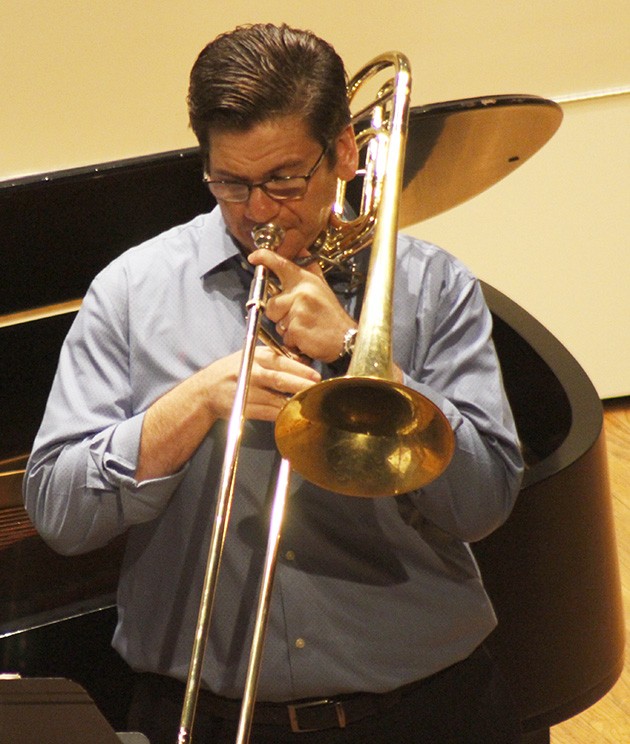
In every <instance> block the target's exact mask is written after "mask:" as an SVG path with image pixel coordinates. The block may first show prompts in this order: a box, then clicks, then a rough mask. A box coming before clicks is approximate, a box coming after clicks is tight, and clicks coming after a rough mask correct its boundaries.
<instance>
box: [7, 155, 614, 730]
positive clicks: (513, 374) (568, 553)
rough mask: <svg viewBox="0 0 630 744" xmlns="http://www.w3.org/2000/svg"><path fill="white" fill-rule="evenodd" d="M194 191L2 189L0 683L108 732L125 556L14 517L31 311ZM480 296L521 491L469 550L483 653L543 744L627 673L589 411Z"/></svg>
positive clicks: (184, 208) (144, 185)
mask: <svg viewBox="0 0 630 744" xmlns="http://www.w3.org/2000/svg"><path fill="white" fill-rule="evenodd" d="M200 174H201V166H200V163H199V158H198V154H197V152H196V150H185V151H179V152H172V153H166V154H162V155H158V156H151V157H146V158H138V159H133V160H129V161H121V162H117V163H109V164H103V165H99V166H94V167H87V168H81V169H75V170H72V171H65V172H59V173H54V174H47V175H43V176H41V175H40V176H35V177H29V178H22V179H15V180H13V181H6V182H3V183H0V235H1V236H2V243H3V245H2V259H1V260H2V271H1V272H0V277H1V282H2V284H1V286H2V291H1V292H0V321H2V322H1V323H0V358H1V359H2V364H1V371H0V386H1V387H0V389H2V391H3V395H2V408H1V409H0V417H1V421H2V438H1V442H0V447H1V449H0V672H19V673H21V674H23V675H25V676H50V675H54V676H64V677H69V678H71V679H74V680H76V681H78V682H80V683H81V684H82V685H84V686H85V688H86V689H87V690H88V692H89V693H90V694H91V695H92V696H93V698H94V699H95V700H96V702H97V704H98V706H99V707H100V708H101V710H103V712H104V713H105V714H106V715H107V717H108V718H109V719H110V721H112V725H113V726H114V727H115V728H118V729H122V728H124V701H125V700H126V699H127V695H128V675H127V672H126V669H125V668H124V665H123V664H122V663H121V662H120V660H119V659H118V657H116V655H115V654H114V652H113V651H112V650H111V648H110V647H109V640H110V638H111V634H112V632H113V628H114V624H115V610H114V609H113V607H112V603H113V598H114V591H115V586H116V578H117V572H118V566H119V560H120V556H121V551H122V549H123V547H124V539H123V540H119V541H116V542H115V543H113V544H112V545H110V546H108V547H106V548H104V549H102V550H99V551H95V552H94V553H91V554H88V555H85V556H77V557H72V558H68V557H62V556H59V555H56V554H55V553H53V552H52V551H51V550H50V549H49V548H48V547H47V546H46V545H45V544H44V543H43V542H42V540H41V539H40V538H39V537H38V536H37V535H36V534H35V531H34V530H33V528H32V525H31V524H30V522H29V520H28V518H27V516H26V514H25V512H24V510H23V508H22V506H21V498H20V483H21V474H20V471H21V469H23V467H24V464H25V460H26V457H27V455H28V452H29V449H30V446H31V443H32V440H33V437H34V435H35V432H36V430H37V427H38V425H39V421H40V418H41V415H42V412H43V408H44V405H45V401H46V396H47V393H48V390H49V387H50V383H51V381H52V376H53V373H54V370H55V367H56V361H57V356H58V352H59V348H60V345H61V342H62V340H63V337H64V336H65V334H66V332H67V329H68V327H69V324H70V323H71V321H72V318H73V317H74V313H73V312H70V313H65V314H60V315H52V316H50V317H44V316H46V313H38V312H34V313H31V312H27V311H31V310H33V309H37V308H45V307H50V306H51V305H54V304H55V303H60V302H67V301H72V300H77V301H78V300H79V299H80V297H81V296H82V295H83V293H84V292H85V290H86V288H87V286H88V283H89V281H90V280H91V279H92V277H93V276H94V275H95V274H96V273H97V271H98V270H99V269H100V268H102V267H103V266H105V265H106V264H107V263H108V262H109V261H110V260H111V259H112V258H113V257H115V256H116V255H118V254H119V253H120V252H121V251H123V250H124V249H126V248H127V247H130V246H131V245H134V244H136V243H138V242H140V241H142V240H144V239H145V238H148V237H150V236H152V235H155V234H157V233H158V232H160V231H161V230H163V229H166V228H168V227H170V226H172V225H174V224H177V223H180V222H183V221H185V220H187V219H189V218H191V217H192V216H194V215H195V214H197V213H199V212H203V211H208V210H209V209H210V208H211V207H212V203H211V201H210V197H209V195H208V193H207V191H206V190H205V188H204V187H203V185H202V184H201V179H200ZM484 291H485V293H486V297H487V300H488V303H489V305H490V308H491V310H492V312H493V315H494V320H495V327H494V338H495V342H496V344H497V349H498V352H499V356H500V359H501V363H502V367H503V371H504V377H505V382H506V388H507V391H508V395H509V398H510V401H511V403H512V406H513V409H514V413H515V417H516V420H517V425H518V429H519V433H520V435H521V438H522V441H523V446H524V450H525V454H526V459H527V473H526V477H525V482H524V484H523V488H522V493H521V495H520V498H519V500H518V503H517V506H516V508H515V510H514V513H513V514H512V516H511V517H510V519H509V520H508V522H507V523H506V524H505V525H504V526H503V527H502V528H500V529H499V530H498V531H497V532H496V533H494V534H493V535H491V536H490V537H489V538H487V539H486V540H484V541H482V542H480V543H477V544H476V545H474V546H473V548H474V551H475V554H476V556H477V559H478V561H479V564H480V566H481V569H482V572H483V575H484V579H485V581H486V584H487V586H488V589H489V592H490V594H491V595H492V598H493V600H494V602H495V606H496V609H497V614H498V616H499V628H498V630H497V631H496V632H495V633H494V634H493V637H492V643H493V644H494V647H495V649H496V651H497V653H498V655H499V656H500V658H501V660H502V662H503V663H504V666H505V668H506V670H507V673H508V676H509V678H510V681H511V682H512V685H513V687H514V691H515V694H516V698H517V701H518V703H519V706H520V708H521V712H522V717H523V720H524V723H525V727H526V729H527V730H528V731H531V732H533V734H532V735H533V736H538V733H537V732H540V735H541V738H536V739H535V740H536V741H547V740H548V739H547V738H546V737H547V731H548V728H549V726H551V725H554V724H555V723H558V722H559V721H561V720H563V719H565V718H567V717H569V716H572V715H574V714H575V713H577V712H579V711H580V710H583V709H584V708H586V707H588V706H589V705H591V704H592V703H593V702H595V701H596V700H597V699H599V698H600V697H601V696H602V695H603V694H605V693H606V692H607V691H608V689H610V687H611V686H612V684H613V683H614V682H615V680H616V679H617V677H618V676H619V674H620V672H621V668H622V664H623V645H624V627H623V617H622V609H621V590H620V581H619V573H618V567H617V555H616V547H615V538H614V529H613V523H612V507H611V498H610V492H609V486H608V479H607V467H606V456H605V442H604V434H603V415H602V407H601V403H600V401H599V399H598V397H597V395H596V392H595V390H594V389H593V386H592V385H591V383H590V381H589V380H588V378H587V376H586V375H585V373H584V372H583V370H582V369H581V368H580V367H579V365H578V364H577V363H576V361H575V360H574V359H573V358H572V356H571V355H570V354H569V353H568V351H567V350H566V349H564V348H563V347H562V345H561V344H560V343H559V342H558V341H557V339H555V338H554V337H553V336H552V335H551V334H550V333H549V332H548V331H547V330H546V329H545V328H543V327H542V326H541V325H540V324H539V323H537V321H536V320H535V319H533V318H532V317H531V316H530V315H528V314H527V313H526V312H525V311H524V310H523V309H522V308H520V307H519V306H517V305H516V304H515V303H514V302H512V301H511V300H510V299H509V298H507V297H505V296H504V295H503V294H501V293H500V292H499V291H497V290H496V289H494V288H492V287H490V286H487V285H484ZM25 312H26V314H25V315H20V313H25ZM419 612H421V609H419ZM531 741H534V739H533V738H532V739H531Z"/></svg>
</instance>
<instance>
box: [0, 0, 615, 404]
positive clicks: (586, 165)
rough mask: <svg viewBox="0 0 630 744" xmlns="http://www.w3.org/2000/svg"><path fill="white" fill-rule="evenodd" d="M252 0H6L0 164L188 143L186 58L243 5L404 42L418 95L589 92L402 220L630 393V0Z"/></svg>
mask: <svg viewBox="0 0 630 744" xmlns="http://www.w3.org/2000/svg"><path fill="white" fill-rule="evenodd" d="M385 6H388V7H387V8H386V7H385ZM252 7H253V6H252V3H251V0H246V1H245V0H231V2H229V3H225V2H223V3H217V2H211V1H208V0H206V2H201V1H200V0H180V1H178V2H175V1H174V0H171V1H170V2H166V0H162V1H161V0H109V1H108V2H107V3H105V2H100V3H99V2H97V0H91V1H87V0H84V2H80V1H79V0H3V2H2V4H1V6H0V28H1V29H2V37H3V43H2V46H1V47H0V70H1V71H2V73H1V74H2V87H1V88H0V104H1V108H0V111H1V113H0V142H2V148H1V149H0V179H4V178H8V177H10V176H16V175H25V174H30V173H39V172H45V171H51V170H56V169H60V168H67V167H72V166H76V165H84V164H88V163H98V162H103V161H107V160H115V159H118V158H123V157H130V156H135V155H141V154H147V153H153V152H161V151H165V150H172V149H176V148H179V147H186V146H190V145H192V144H194V142H193V139H192V137H191V135H190V133H189V131H188V129H187V124H186V113H185V100H184V99H185V91H186V79H187V74H188V71H189V69H190V66H191V64H192V61H193V60H194V57H195V55H196V54H197V52H198V51H199V49H200V48H201V47H202V46H203V45H204V44H205V43H206V42H207V41H208V40H210V39H211V38H212V37H213V36H215V35H216V34H217V33H219V32H220V31H223V30H226V29H228V28H231V27H232V26H234V25H235V24H237V23H244V22H251V21H258V20H264V21H267V20H269V21H276V22H277V21H287V22H290V23H293V24H295V25H298V26H303V27H309V28H312V29H313V30H314V31H315V32H317V33H319V34H321V35H322V36H324V37H325V38H327V39H329V40H330V41H332V42H333V44H334V45H335V46H336V48H337V49H338V51H339V52H340V53H341V54H342V56H344V58H345V59H346V62H347V65H348V68H349V71H350V72H352V71H353V70H354V69H355V68H356V67H358V66H359V65H361V64H362V63H363V62H365V61H366V60H367V59H369V58H370V57H371V56H372V55H374V54H376V53H378V52H380V51H385V50H387V49H399V50H401V51H403V52H405V53H406V54H407V55H408V56H409V57H410V59H411V62H412V66H413V70H414V94H413V103H414V104H416V105H417V104H423V103H432V102H437V101H446V100H452V99H455V98H464V97H471V96H480V95H489V94H500V93H535V94H539V95H543V96H546V97H549V98H564V97H569V98H572V97H575V96H580V95H582V94H586V96H587V98H589V99H591V100H587V101H586V102H582V103H568V104H566V106H565V120H564V122H563V125H562V127H561V128H560V131H559V132H558V134H557V135H556V136H555V137H554V138H553V140H552V141H551V142H550V143H549V144H548V145H547V146H546V147H545V148H544V149H543V150H542V151H541V152H540V153H538V154H537V155H536V156H535V157H534V158H533V159H532V160H531V161H530V162H528V163H526V164H525V165H524V166H523V167H522V168H520V169H519V170H518V171H517V172H516V173H515V174H513V175H512V176H510V178H509V179H506V180H505V181H503V182H501V183H500V184H498V185H496V186H495V187H493V188H492V189H490V190H489V191H487V192H486V193H485V194H483V195H481V196H479V197H477V198H476V199H474V200H472V201H471V202H469V203H468V204H466V205H463V206H460V207H458V208H457V209H455V210H452V211H451V212H449V213H446V214H444V215H441V216H439V217H436V218H434V219H432V220H429V221H427V222H426V223H424V224H422V225H418V226H414V228H413V229H412V232H413V233H415V234H418V235H422V236H424V237H428V238H429V239H431V240H435V241H436V242H439V243H440V244H442V245H444V246H445V247H446V248H448V249H449V250H451V251H452V252H453V253H455V254H457V255H458V256H460V257H461V258H462V259H463V260H464V261H466V262H467V263H468V264H469V265H470V266H471V267H472V268H473V269H474V270H475V271H476V272H477V273H478V274H479V275H480V276H482V277H483V278H484V279H486V280H487V281H490V282H491V283H492V284H494V285H495V286H497V287H498V288H499V289H501V290H502V291H504V292H506V293H507V294H508V295H510V296H511V297H513V298H514V299H515V300H516V301H517V302H519V303H520V304H521V305H523V307H525V308H526V309H528V310H529V311H530V312H532V313H533V314H534V315H536V316H537V317H538V318H539V320H541V321H542V322H543V323H544V324H545V325H546V326H547V327H548V328H550V330H552V331H553V332H554V333H555V334H556V335H557V336H558V337H559V338H560V340H561V341H563V342H564V343H565V345H566V346H567V347H568V348H569V349H570V351H571V352H572V353H573V354H574V356H576V358H577V359H578V361H580V362H581V363H582V364H583V366H584V367H585V368H586V370H587V372H588V373H589V375H590V376H591V378H592V379H593V381H594V383H595V385H596V387H597V389H598V391H599V392H600V395H602V397H609V396H615V395H626V394H630V343H629V342H630V331H629V330H628V321H627V318H628V317H630V299H629V297H628V292H627V290H626V286H627V285H628V283H629V282H630V252H629V250H628V248H629V246H628V239H627V235H628V233H629V232H630V231H629V229H628V228H629V227H630V225H629V222H630V219H629V216H628V214H629V211H630V210H629V209H628V204H629V203H630V198H629V197H630V185H629V182H628V172H629V171H630V169H629V166H630V142H629V139H630V134H629V132H630V95H628V93H627V92H626V94H625V95H624V94H621V95H616V96H612V95H606V94H607V93H608V94H610V93H619V92H623V91H628V90H630V80H629V78H630V34H629V32H628V29H629V28H630V3H628V2H627V0H599V1H598V2H595V0H591V1H590V2H587V1H586V0H581V1H580V0H555V2H553V3H549V2H548V0H544V1H543V0H522V1H521V0H512V1H510V0H506V2H504V3H496V0H475V1H473V0H440V2H431V3H429V2H426V1H425V2H420V1H418V0H416V1H415V2H414V1H412V0H402V1H400V2H398V3H396V4H394V5H392V4H390V3H384V2H383V1H382V0H380V2H376V0H363V2H346V3H340V2H339V1H338V0H337V2H329V1H327V2H313V3H310V4H308V5H306V4H304V5H303V4H299V5H298V4H295V6H293V4H288V3H286V0H282V2H280V1H278V0H266V1H264V0H263V1H262V2H260V3H258V10H257V11H253V10H252ZM287 8H290V9H287ZM357 9H361V16H360V17H359V15H358V13H357ZM593 92H603V93H604V94H605V95H604V96H603V97H601V98H599V97H598V98H593V96H592V93H593Z"/></svg>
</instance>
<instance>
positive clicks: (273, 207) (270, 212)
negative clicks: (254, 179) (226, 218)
mask: <svg viewBox="0 0 630 744" xmlns="http://www.w3.org/2000/svg"><path fill="white" fill-rule="evenodd" d="M279 211H280V204H279V203H278V202H277V201H276V200H275V199H272V198H271V197H270V196H269V195H268V194H266V193H265V192H264V191H263V190H262V189H261V188H260V186H254V188H253V189H252V190H251V191H250V194H249V199H248V200H247V210H246V212H247V217H248V218H249V219H250V220H252V222H270V221H271V220H272V219H273V218H274V217H275V216H276V215H277V214H278V212H279Z"/></svg>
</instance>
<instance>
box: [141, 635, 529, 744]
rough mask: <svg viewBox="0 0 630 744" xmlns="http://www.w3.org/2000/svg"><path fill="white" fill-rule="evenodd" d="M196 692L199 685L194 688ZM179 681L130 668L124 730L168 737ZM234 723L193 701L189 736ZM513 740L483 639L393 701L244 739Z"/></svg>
mask: <svg viewBox="0 0 630 744" xmlns="http://www.w3.org/2000/svg"><path fill="white" fill-rule="evenodd" d="M202 695H203V692H202ZM183 697H184V685H183V684H181V683H178V682H174V681H173V680H169V679H166V678H163V677H158V676H156V675H138V678H137V682H136V685H135V691H134V696H133V700H132V704H131V709H130V715H129V730H131V731H141V732H142V733H144V734H145V735H146V736H147V737H148V739H149V741H150V744H176V742H177V732H178V730H179V723H180V718H181V713H182V704H183ZM237 726H238V723H237V721H235V720H227V719H225V718H220V717H217V716H215V715H212V714H210V713H209V711H208V710H207V706H205V705H204V704H203V698H202V697H201V696H200V701H199V704H198V706H197V709H196V715H195V722H194V726H193V729H192V740H193V744H233V743H234V742H235V740H236V732H237ZM283 742H293V744H519V743H520V742H522V732H521V725H520V720H519V716H518V713H517V711H516V707H515V704H514V702H513V699H512V696H511V694H510V691H509V689H508V687H507V685H506V683H505V681H504V679H503V678H502V676H501V674H500V672H499V671H498V669H497V667H496V665H495V664H494V662H493V661H492V659H491V657H490V655H489V653H488V652H487V650H486V649H485V647H484V646H481V647H480V648H478V649H477V650H476V651H475V652H474V653H473V654H472V655H471V656H470V657H469V658H468V659H466V660H464V661H462V662H459V663H458V664H454V665H453V666H451V667H449V668H448V669H445V670H443V671H442V672H439V673H438V674H435V675H433V676H432V677H429V678H428V679H426V680H423V681H422V682H420V683H418V684H415V685H411V686H409V687H408V688H405V692H404V694H403V695H402V696H401V698H400V700H399V702H397V704H395V705H393V706H391V707H388V708H387V709H386V710H382V711H379V712H375V713H374V714H373V715H366V716H365V717H363V718H361V719H360V720H358V721H355V722H353V723H350V724H348V725H347V726H346V727H345V728H339V727H334V728H326V729H324V730H321V731H311V732H300V733H294V732H293V731H291V730H290V728H289V727H288V726H275V725H268V724H256V723H255V724H254V726H253V727H252V732H251V737H250V743H251V744H281V743H283Z"/></svg>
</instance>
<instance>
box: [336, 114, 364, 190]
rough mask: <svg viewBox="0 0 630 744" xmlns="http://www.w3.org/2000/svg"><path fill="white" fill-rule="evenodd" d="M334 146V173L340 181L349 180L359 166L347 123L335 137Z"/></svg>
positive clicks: (351, 132)
mask: <svg viewBox="0 0 630 744" xmlns="http://www.w3.org/2000/svg"><path fill="white" fill-rule="evenodd" d="M335 146H336V148H337V163H336V164H335V175H336V176H337V178H340V179H341V180H342V181H351V180H352V179H353V178H354V176H355V174H356V172H357V168H358V167H359V152H358V150H357V142H356V139H355V137H354V129H353V128H352V126H351V125H348V126H347V127H346V128H345V129H344V130H343V132H342V133H341V134H340V135H339V137H337V141H336V143H335Z"/></svg>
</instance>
